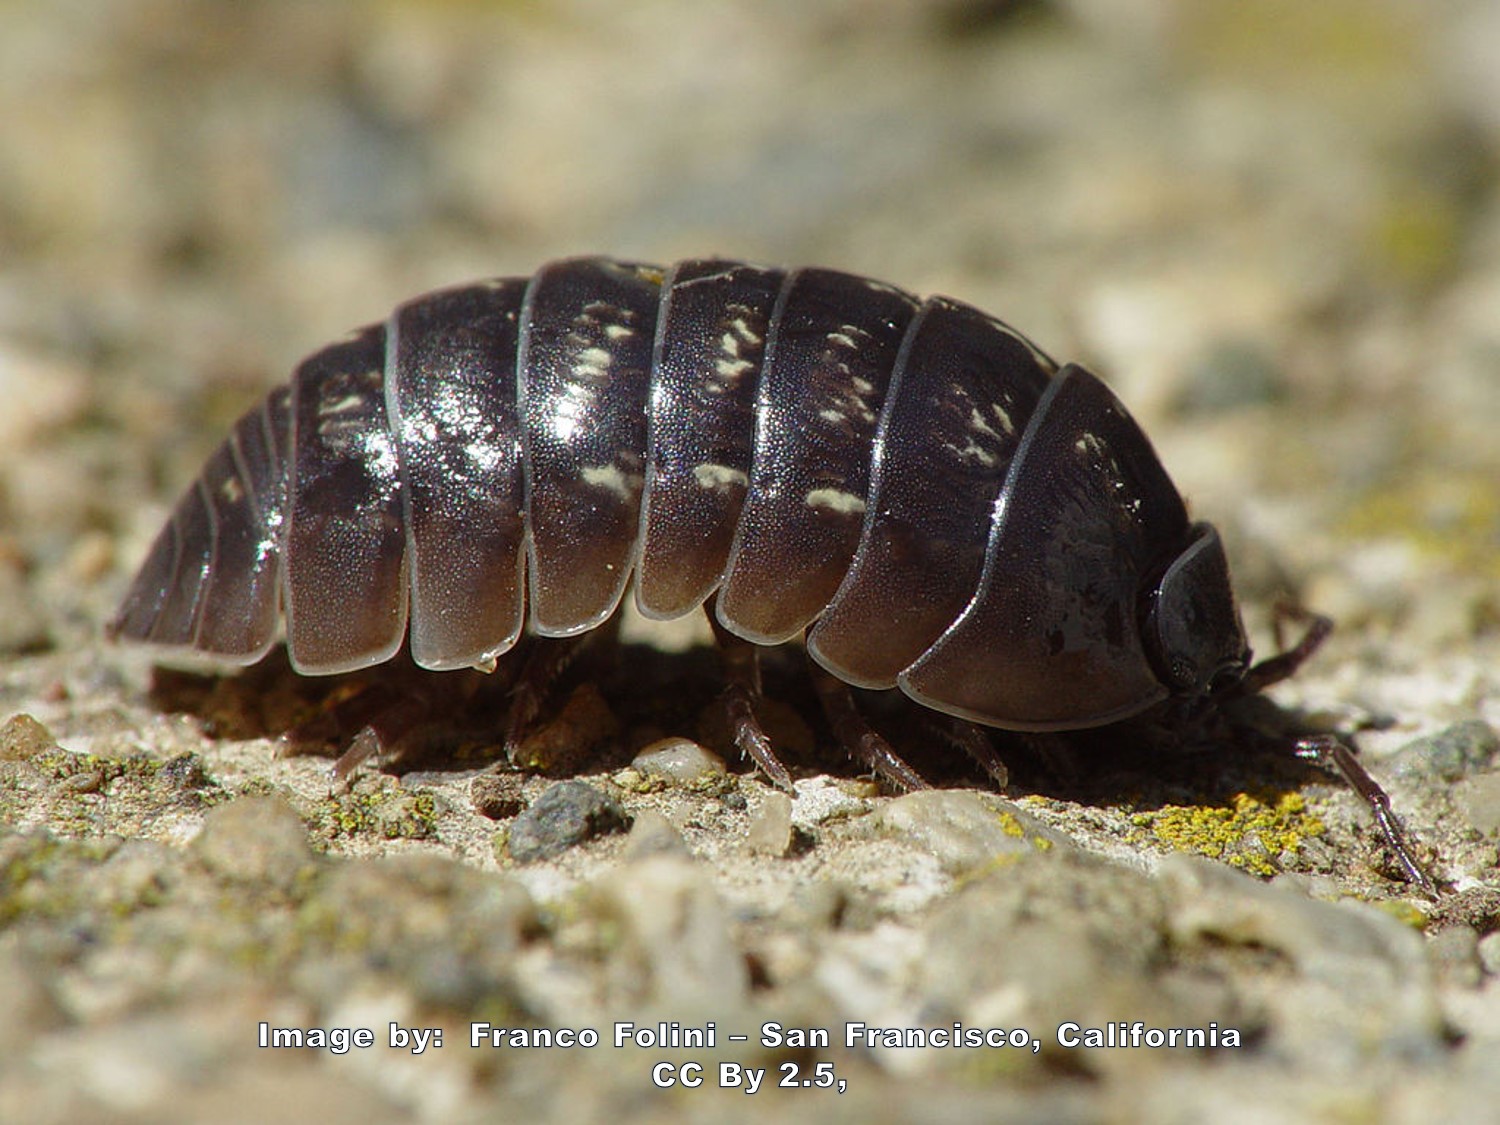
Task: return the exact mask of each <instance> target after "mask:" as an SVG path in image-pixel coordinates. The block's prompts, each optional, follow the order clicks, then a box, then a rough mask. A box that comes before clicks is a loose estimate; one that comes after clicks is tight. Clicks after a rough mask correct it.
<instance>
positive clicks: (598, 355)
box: [575, 348, 615, 379]
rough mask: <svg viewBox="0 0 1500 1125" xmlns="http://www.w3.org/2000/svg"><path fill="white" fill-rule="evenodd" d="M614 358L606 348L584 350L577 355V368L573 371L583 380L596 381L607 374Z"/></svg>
mask: <svg viewBox="0 0 1500 1125" xmlns="http://www.w3.org/2000/svg"><path fill="white" fill-rule="evenodd" d="M614 358H615V357H614V356H613V355H611V354H610V353H609V351H608V349H606V348H584V349H583V350H582V351H581V352H579V353H578V366H577V368H576V369H575V370H576V371H577V372H578V374H579V375H582V376H583V377H584V378H593V379H598V378H600V377H602V376H603V375H605V374H606V373H608V371H609V365H610V364H611V363H613V362H614Z"/></svg>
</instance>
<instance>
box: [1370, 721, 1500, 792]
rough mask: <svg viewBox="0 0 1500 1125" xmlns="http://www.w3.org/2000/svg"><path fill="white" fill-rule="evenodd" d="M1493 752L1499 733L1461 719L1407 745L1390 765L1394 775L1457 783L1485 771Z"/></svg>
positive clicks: (1484, 724)
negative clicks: (1459, 721) (1461, 779)
mask: <svg viewBox="0 0 1500 1125" xmlns="http://www.w3.org/2000/svg"><path fill="white" fill-rule="evenodd" d="M1497 753H1500V731H1496V730H1495V728H1494V727H1492V726H1490V724H1489V723H1487V722H1485V721H1484V720H1483V719H1465V720H1464V721H1463V722H1461V723H1454V724H1453V725H1452V726H1447V727H1444V728H1443V729H1442V730H1440V731H1438V732H1437V733H1436V734H1431V735H1428V736H1427V737H1425V738H1418V739H1415V740H1413V741H1411V742H1408V743H1407V744H1406V745H1405V746H1403V747H1402V748H1401V749H1400V750H1398V751H1396V753H1394V754H1392V755H1391V758H1390V763H1391V770H1392V772H1394V773H1395V774H1396V775H1397V776H1401V777H1427V778H1437V779H1439V780H1442V781H1457V780H1459V779H1460V778H1463V777H1468V776H1471V775H1473V774H1475V773H1480V772H1482V771H1483V770H1485V769H1487V768H1489V766H1490V764H1491V763H1492V762H1494V760H1495V756H1496V754H1497Z"/></svg>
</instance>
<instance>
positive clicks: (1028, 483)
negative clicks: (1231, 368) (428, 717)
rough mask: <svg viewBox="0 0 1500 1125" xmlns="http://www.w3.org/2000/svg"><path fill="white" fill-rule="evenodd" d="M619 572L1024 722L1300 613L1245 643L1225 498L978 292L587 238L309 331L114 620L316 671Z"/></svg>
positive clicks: (575, 609) (594, 621)
mask: <svg viewBox="0 0 1500 1125" xmlns="http://www.w3.org/2000/svg"><path fill="white" fill-rule="evenodd" d="M632 574H633V575H634V577H635V598H636V602H637V604H638V606H639V608H640V609H641V611H642V612H643V613H645V614H646V615H647V616H651V617H658V618H668V617H675V616H678V615H681V614H684V613H687V612H689V611H691V610H693V609H694V608H696V607H697V606H699V605H700V604H703V603H704V602H705V600H706V599H712V613H713V615H714V617H715V618H716V621H717V625H718V626H719V628H720V631H721V632H723V633H727V634H730V635H733V636H735V637H738V638H742V639H743V640H744V641H749V642H754V643H755V644H758V645H769V644H776V643H779V642H782V641H785V640H788V639H791V638H794V637H798V636H800V635H802V634H803V633H804V632H805V633H806V639H807V648H808V651H809V653H810V654H811V656H812V658H813V659H814V660H815V661H816V662H817V663H818V664H819V665H820V666H821V667H822V668H823V669H824V670H826V672H827V673H829V674H831V676H832V677H835V678H836V680H837V681H841V682H842V683H843V684H846V685H854V686H857V687H863V688H877V689H879V688H892V687H899V688H901V690H902V691H904V692H905V693H906V694H907V695H909V696H910V697H912V698H913V699H915V700H916V701H918V702H919V703H922V704H924V705H926V706H927V707H930V708H934V709H936V710H939V711H943V712H946V713H948V714H949V715H952V716H956V717H958V718H961V719H964V720H972V721H975V722H978V723H982V724H986V725H989V726H994V727H1001V728H1007V729H1012V730H1023V731H1054V730H1075V729H1081V728H1087V727H1094V726H1100V725H1103V724H1107V723H1111V722H1115V721H1117V720H1121V719H1125V718H1128V717H1130V716H1134V715H1137V714H1140V713H1142V712H1144V711H1147V710H1148V709H1150V708H1152V707H1154V706H1156V705H1158V704H1161V703H1163V701H1166V700H1168V699H1172V698H1177V699H1198V698H1209V697H1213V696H1216V695H1223V694H1225V693H1228V692H1235V691H1243V690H1256V689H1258V688H1259V687H1261V686H1264V685H1265V684H1266V683H1269V682H1271V681H1272V680H1273V679H1274V678H1279V677H1280V676H1282V675H1285V674H1288V673H1289V672H1290V671H1291V670H1292V669H1293V668H1295V667H1296V664H1297V663H1299V662H1300V660H1301V659H1302V658H1304V657H1305V655H1306V653H1308V652H1310V651H1311V649H1312V647H1315V644H1316V641H1315V640H1311V641H1310V642H1308V643H1305V644H1304V646H1303V648H1304V650H1305V651H1303V652H1302V653H1301V654H1300V655H1298V656H1296V658H1295V659H1286V658H1282V659H1281V661H1280V663H1277V662H1276V658H1273V661H1271V662H1267V665H1263V666H1261V667H1262V668H1265V669H1266V671H1264V672H1259V673H1257V672H1256V671H1255V670H1250V669H1249V659H1250V651H1249V647H1248V645H1247V644H1246V640H1245V634H1244V630H1243V627H1242V625H1241V622H1240V616H1239V612H1238V610H1237V608H1236V605H1235V601H1234V596H1233V593H1232V591H1231V587H1230V580H1229V568H1228V564H1227V561H1226V559H1225V555H1224V550H1223V547H1222V544H1221V542H1220V539H1219V536H1218V534H1217V532H1216V531H1215V530H1214V528H1213V527H1212V526H1211V525H1209V524H1206V523H1195V522H1191V521H1190V520H1189V518H1188V514H1187V510H1186V507H1185V505H1184V504H1183V501H1182V499H1181V497H1180V496H1179V494H1178V492H1177V490H1176V488H1175V487H1174V486H1173V484H1172V482H1171V480H1170V479H1169V478H1168V477H1167V475H1166V472H1165V471H1164V470H1163V468H1162V466H1161V464H1160V462H1159V460H1158V459H1157V457H1156V454H1155V452H1154V451H1153V450H1152V448H1151V445H1150V443H1149V441H1148V440H1147V439H1146V437H1145V435H1144V434H1143V433H1142V432H1141V430H1140V429H1139V428H1138V427H1137V425H1136V424H1135V422H1134V421H1133V420H1132V419H1131V417H1130V416H1129V415H1128V414H1127V413H1126V411H1125V409H1124V408H1123V407H1122V406H1121V405H1120V403H1119V401H1118V400H1117V399H1116V398H1115V396H1114V395H1113V394H1112V393H1111V392H1110V391H1109V389H1108V388H1106V387H1105V386H1104V384H1103V383H1101V382H1100V381H1099V380H1098V379H1097V378H1095V377H1094V376H1093V375H1091V374H1090V373H1089V372H1087V371H1085V370H1084V369H1083V368H1081V367H1078V366H1076V365H1072V364H1068V365H1066V366H1059V365H1058V364H1056V363H1054V362H1053V361H1052V360H1051V359H1050V358H1049V357H1048V356H1047V355H1046V354H1045V353H1043V352H1042V351H1041V350H1040V349H1039V348H1037V347H1036V346H1035V345H1034V344H1032V343H1031V342H1030V341H1029V340H1027V339H1026V338H1025V337H1024V336H1022V335H1021V334H1020V333H1018V332H1016V331H1015V330H1014V329H1012V328H1010V327H1008V326H1007V325H1005V324H1003V323H1002V322H1000V321H998V320H996V319H994V318H993V317H990V316H988V315H986V314H984V313H982V312H980V311H978V310H976V309H974V308H972V307H970V306H968V305H965V304H962V303H960V302H958V301H954V300H950V299H948V298H944V297H932V298H929V299H927V300H925V301H923V300H919V299H917V298H916V297H913V296H911V295H910V294H908V293H905V292H903V291H902V290H900V289H897V288H894V287H892V286H889V285H886V284H883V283H880V282H877V281H871V280H868V279H865V278H861V277H855V276H851V275H849V274H845V273H838V272H835V271H831V270H826V269H800V270H794V271H783V270H778V269H768V268H764V267H760V266H754V265H748V264H745V263H741V262H734V261H720V260H690V261H684V262H680V263H678V264H677V265H675V266H673V267H671V268H670V269H666V270H663V269H661V268H658V267H655V266H647V265H638V264H633V263H625V262H618V261H612V260H608V259H603V258H582V259H569V260H564V261H558V262H553V263H551V264H549V265H546V266H544V267H542V268H541V269H540V270H539V271H538V272H537V273H536V274H535V275H533V276H532V277H531V278H529V279H528V278H508V279H500V280H493V281H484V282H480V283H477V284H472V285H466V286H461V287H458V288H454V289H448V290H441V291H438V292H435V293H430V294H427V295H425V296H422V297H419V298H417V299H416V300H413V301H411V302H408V303H407V304H404V305H402V306H400V307H399V308H397V309H396V311H395V312H394V313H393V314H392V315H391V316H390V318H389V319H388V320H387V321H386V322H385V323H383V324H377V325H372V326H370V327H367V328H364V329H361V330H359V331H357V332H355V333H353V334H352V335H351V336H349V337H348V338H347V339H345V340H343V341H341V342H339V343H336V344H333V345H331V346H329V347H327V348H324V349H323V350H321V351H319V352H317V353H315V354H314V355H312V356H311V357H309V358H308V359H306V360H305V361H304V362H303V363H302V364H301V365H300V366H299V367H298V368H297V371H296V374H295V375H294V377H293V379H292V381H291V383H290V385H289V386H285V387H281V388H278V389H277V390H275V391H273V392H271V394H270V395H269V396H268V397H267V399H266V400H265V401H264V403H262V405H261V406H260V407H259V408H257V409H255V410H253V411H251V412H250V413H249V414H247V415H245V417H243V418H242V419H241V420H240V421H239V423H238V424H237V425H236V426H235V429H234V431H233V433H232V434H231V435H230V437H229V439H228V440H227V441H226V442H225V443H224V444H223V445H222V446H221V447H220V448H219V449H218V451H217V452H216V453H215V454H214V455H213V456H212V457H211V458H210V460H209V462H208V465H207V467H206V468H205V470H204V473H203V475H202V477H201V478H200V479H199V481H198V482H197V483H196V484H195V485H194V486H193V487H192V488H191V489H189V491H188V493H187V495H186V496H184V498H183V499H182V501H181V503H180V504H179V505H178V507H177V509H176V512H175V513H174V515H173V517H172V519H171V522H170V523H169V524H168V525H167V526H166V528H164V529H163V531H162V533H161V535H160V536H159V538H158V539H157V540H156V543H155V545H154V546H153V548H152V550H151V552H150V554H149V556H148V558H147V560H146V562H145V564H144V566H143V567H142V569H141V571H140V574H139V575H138V577H137V578H136V580H135V583H134V585H133V586H132V587H131V590H130V592H129V594H128V596H127V597H126V599H125V602H124V604H123V606H122V608H121V610H120V612H119V614H118V616H117V618H116V619H115V621H114V622H113V624H112V632H113V633H114V634H115V635H117V636H119V637H123V638H128V639H132V640H140V641H147V642H151V643H153V644H156V645H162V646H167V647H169V648H175V649H180V650H190V651H192V652H195V653H199V654H206V655H210V656H213V657H217V658H220V659H222V660H225V661H228V662H234V663H250V662H253V661H255V660H257V659H259V658H260V657H261V656H262V655H264V654H265V653H266V651H267V650H268V649H269V648H270V647H271V646H272V644H273V643H275V641H276V639H277V635H278V626H279V622H280V619H281V618H282V617H284V619H285V635H286V642H287V647H288V651H289V653H290V658H291V662H292V665H293V666H294V667H295V668H296V669H297V670H298V671H300V672H304V673H310V674H323V673H335V672H344V671H349V670H352V669H356V668H361V667H365V666H368V665H372V664H376V663H379V662H381V661H384V660H387V659H389V658H390V657H391V656H392V655H394V654H395V653H396V651H397V650H398V649H399V648H400V646H401V645H402V643H403V640H405V639H406V638H407V636H408V630H409V645H410V651H411V655H412V658H413V659H414V660H415V662H416V663H417V664H418V665H420V666H422V667H424V668H429V669H438V670H443V669H457V668H466V667H479V668H490V667H493V666H494V663H495V661H496V659H497V658H498V657H499V656H501V655H502V654H503V653H505V652H506V651H507V650H508V649H509V648H511V647H512V646H513V645H514V644H515V643H516V641H517V639H518V637H519V636H520V635H521V633H522V630H523V626H526V627H529V629H530V630H531V631H532V632H534V633H536V634H539V635H541V636H548V637H567V636H572V635H575V634H580V633H583V632H586V631H588V630H591V629H594V628H595V627H597V626H599V625H600V624H601V623H603V622H604V621H605V620H606V619H607V618H609V617H610V615H611V614H613V613H614V611H615V609H616V608H617V606H618V604H619V602H620V599H621V597H622V596H623V594H624V592H625V590H626V587H627V585H628V583H629V582H630V579H631V576H632ZM1247 672H1248V675H1249V678H1248V679H1247V678H1246V677H1247ZM846 717H847V716H846ZM751 749H752V750H755V752H756V757H757V760H758V761H760V762H761V764H762V765H763V766H764V767H765V768H766V769H767V772H769V773H770V774H771V775H772V776H773V778H774V779H776V780H778V781H780V782H782V783H786V784H789V783H788V782H787V780H786V774H785V771H784V770H783V769H781V767H780V765H779V763H776V762H775V759H774V755H771V754H770V752H769V750H768V749H767V748H766V747H765V746H762V747H760V748H759V749H758V750H756V748H755V747H754V746H753V745H752V746H751ZM881 753H882V754H883V753H884V751H882V752H881ZM866 757H867V760H873V764H875V765H877V766H881V767H882V768H884V769H885V770H886V772H888V773H891V772H892V771H895V776H896V777H897V779H898V780H899V781H901V782H902V783H906V784H910V783H912V779H913V778H915V775H914V774H911V775H909V776H908V775H903V774H901V773H900V771H899V770H898V769H896V767H894V766H891V765H890V761H889V760H887V759H884V758H882V757H881V756H880V755H878V754H877V755H875V756H874V757H873V759H871V757H870V755H869V754H868V753H866ZM982 760H984V759H983V757H982ZM896 761H897V762H898V764H899V760H896ZM987 764H988V765H989V766H990V767H991V769H992V772H998V769H997V767H996V763H995V761H994V760H988V761H987ZM903 768H905V767H903ZM1366 780H1368V779H1366ZM917 783H919V779H918V782H917ZM1370 784H1372V785H1373V783H1370ZM1382 796H1383V795H1382ZM1402 855H1403V862H1405V861H1406V857H1405V855H1404V853H1402Z"/></svg>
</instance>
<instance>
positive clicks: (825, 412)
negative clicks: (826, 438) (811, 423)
mask: <svg viewBox="0 0 1500 1125" xmlns="http://www.w3.org/2000/svg"><path fill="white" fill-rule="evenodd" d="M818 417H819V418H821V419H823V421H825V422H827V423H828V424H829V425H832V426H837V425H839V424H840V423H842V422H843V420H844V412H843V411H842V410H836V409H834V408H833V407H831V406H825V407H824V408H823V409H822V410H820V411H818Z"/></svg>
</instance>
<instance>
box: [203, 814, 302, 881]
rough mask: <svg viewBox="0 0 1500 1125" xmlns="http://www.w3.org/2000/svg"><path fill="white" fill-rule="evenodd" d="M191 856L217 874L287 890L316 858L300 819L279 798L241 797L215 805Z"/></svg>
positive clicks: (205, 819)
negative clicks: (225, 803) (224, 803)
mask: <svg viewBox="0 0 1500 1125" xmlns="http://www.w3.org/2000/svg"><path fill="white" fill-rule="evenodd" d="M193 854H194V855H195V856H197V858H198V861H199V862H200V863H202V864H203V865H204V866H205V867H207V868H208V869H209V870H210V871H212V872H214V873H215V874H217V875H221V876H223V877H225V878H227V879H232V880H235V881H237V882H242V883H255V884H263V885H265V886H267V887H269V888H273V889H275V890H278V891H283V892H285V891H289V890H291V889H292V887H293V885H294V884H295V883H296V881H297V879H298V878H299V877H300V876H301V875H302V873H303V871H304V870H305V869H306V868H307V867H308V866H309V865H310V864H311V863H312V862H313V855H312V849H311V848H310V847H309V846H308V843H307V828H306V826H305V825H304V824H303V823H302V818H301V817H299V816H298V815H297V813H296V810H294V809H293V808H292V807H291V805H289V804H287V803H286V801H284V800H282V799H281V798H279V797H241V798H239V799H238V800H235V801H231V802H230V803H229V804H227V805H221V806H220V807H219V808H216V809H214V810H213V811H211V812H210V813H209V814H208V816H207V817H205V818H204V821H203V831H202V832H200V833H199V834H198V836H197V838H196V839H195V840H194V841H193Z"/></svg>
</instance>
